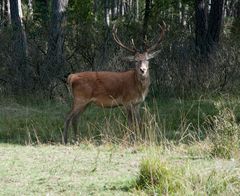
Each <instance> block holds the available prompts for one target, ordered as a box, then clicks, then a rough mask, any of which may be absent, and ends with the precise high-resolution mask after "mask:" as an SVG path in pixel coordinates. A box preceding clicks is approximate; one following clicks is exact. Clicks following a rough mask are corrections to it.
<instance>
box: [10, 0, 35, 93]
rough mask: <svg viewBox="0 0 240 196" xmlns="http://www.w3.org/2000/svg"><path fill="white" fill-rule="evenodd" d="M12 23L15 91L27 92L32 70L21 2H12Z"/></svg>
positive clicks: (19, 0)
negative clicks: (28, 61)
mask: <svg viewBox="0 0 240 196" xmlns="http://www.w3.org/2000/svg"><path fill="white" fill-rule="evenodd" d="M10 9H11V23H12V29H13V49H14V53H13V55H12V65H11V68H10V69H11V70H10V71H12V74H13V78H14V80H15V81H13V86H14V88H17V89H15V90H19V91H27V90H29V89H30V88H31V85H32V83H31V81H30V78H31V74H30V68H29V67H28V64H27V55H28V47H27V38H26V32H25V28H24V25H23V21H22V8H21V0H18V1H16V0H10Z"/></svg>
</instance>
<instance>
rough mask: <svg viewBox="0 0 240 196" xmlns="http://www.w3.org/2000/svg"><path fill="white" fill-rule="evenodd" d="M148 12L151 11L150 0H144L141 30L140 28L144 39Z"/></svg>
mask: <svg viewBox="0 0 240 196" xmlns="http://www.w3.org/2000/svg"><path fill="white" fill-rule="evenodd" d="M150 12H151V0H145V12H144V19H143V30H142V37H143V40H145V38H146V35H147V29H148V21H149V17H150Z"/></svg>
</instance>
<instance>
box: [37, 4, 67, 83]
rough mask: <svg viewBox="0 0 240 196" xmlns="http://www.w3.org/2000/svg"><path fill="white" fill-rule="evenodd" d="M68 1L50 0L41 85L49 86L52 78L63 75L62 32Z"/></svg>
mask: <svg viewBox="0 0 240 196" xmlns="http://www.w3.org/2000/svg"><path fill="white" fill-rule="evenodd" d="M67 6H68V0H52V12H51V21H50V29H49V32H50V33H49V39H48V49H47V56H46V63H45V65H44V66H43V67H42V74H41V75H42V77H43V81H42V82H43V84H45V85H47V86H48V85H49V84H50V81H51V80H52V79H53V78H59V77H62V75H64V73H63V72H62V70H63V68H64V63H65V58H64V51H63V50H64V30H65V28H64V27H65V23H66V9H67Z"/></svg>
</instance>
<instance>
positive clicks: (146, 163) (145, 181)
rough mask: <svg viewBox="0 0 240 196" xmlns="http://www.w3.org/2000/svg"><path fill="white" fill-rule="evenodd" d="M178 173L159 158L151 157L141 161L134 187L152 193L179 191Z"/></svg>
mask: <svg viewBox="0 0 240 196" xmlns="http://www.w3.org/2000/svg"><path fill="white" fill-rule="evenodd" d="M180 173H181V171H180V170H177V169H174V168H173V167H169V165H168V164H167V163H164V162H163V161H160V159H159V158H157V157H151V158H148V159H145V160H143V161H142V162H141V164H140V172H139V177H138V179H137V180H136V187H137V188H138V189H145V190H148V191H150V192H151V193H154V195H155V194H157V195H168V194H174V193H179V192H181V190H182V188H183V187H182V184H181V181H180V179H179V176H181V174H180Z"/></svg>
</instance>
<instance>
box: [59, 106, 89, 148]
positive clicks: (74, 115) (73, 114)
mask: <svg viewBox="0 0 240 196" xmlns="http://www.w3.org/2000/svg"><path fill="white" fill-rule="evenodd" d="M86 105H87V103H81V104H75V103H74V105H73V108H72V110H71V111H70V112H69V114H68V115H67V117H66V119H65V122H64V132H63V143H64V144H67V140H68V129H69V125H70V123H71V122H72V126H73V131H74V134H75V139H76V135H77V121H78V119H79V116H80V113H81V112H83V111H84V109H85V107H86Z"/></svg>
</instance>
